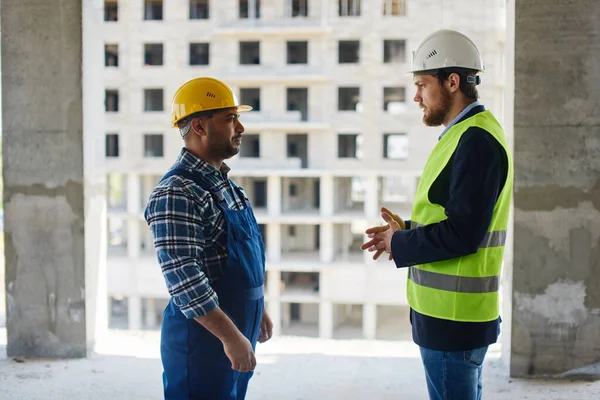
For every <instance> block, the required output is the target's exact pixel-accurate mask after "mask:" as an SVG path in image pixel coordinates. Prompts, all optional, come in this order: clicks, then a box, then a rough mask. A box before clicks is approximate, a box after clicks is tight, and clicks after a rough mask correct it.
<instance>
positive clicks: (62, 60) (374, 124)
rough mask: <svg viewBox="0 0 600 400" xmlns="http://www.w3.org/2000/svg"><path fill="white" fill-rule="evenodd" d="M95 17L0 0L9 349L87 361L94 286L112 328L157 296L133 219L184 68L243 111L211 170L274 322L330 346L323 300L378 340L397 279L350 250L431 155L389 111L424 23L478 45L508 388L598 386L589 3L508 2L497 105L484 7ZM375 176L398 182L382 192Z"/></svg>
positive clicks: (147, 5)
mask: <svg viewBox="0 0 600 400" xmlns="http://www.w3.org/2000/svg"><path fill="white" fill-rule="evenodd" d="M99 3H100V2H81V1H76V0H62V1H60V2H58V1H46V2H43V4H41V3H39V2H23V1H18V0H4V1H3V2H2V14H1V16H2V21H1V27H2V101H3V107H2V111H3V115H2V123H3V161H4V163H3V167H4V170H3V176H4V187H3V191H4V210H5V225H4V230H5V236H4V239H5V258H6V285H5V287H6V299H7V301H6V307H7V309H8V313H7V332H8V354H9V355H10V356H17V355H30V356H50V357H82V356H85V355H86V354H88V350H89V349H91V348H93V347H92V346H93V344H94V341H95V338H96V335H97V334H98V332H99V331H101V330H102V329H103V328H105V326H106V321H107V316H106V298H107V285H106V276H108V281H109V284H108V287H109V293H110V295H111V296H117V295H119V296H125V297H127V298H128V299H129V305H128V310H129V321H130V323H131V326H132V327H140V326H141V325H142V324H141V321H142V319H144V318H146V317H144V316H143V315H142V313H141V312H140V310H141V309H142V306H141V303H146V299H156V298H160V297H161V296H164V295H165V290H164V286H163V284H162V282H161V277H160V272H159V270H158V267H157V265H156V262H155V258H154V255H153V254H152V248H151V241H150V237H149V235H148V233H147V232H146V231H145V228H144V224H143V221H142V219H141V210H142V207H143V205H144V199H145V197H146V195H147V193H148V191H149V190H150V188H151V187H152V185H153V184H154V183H155V182H156V180H157V179H158V177H159V176H160V175H161V174H162V173H163V172H164V171H165V169H166V167H167V166H168V165H169V164H170V162H171V160H172V158H174V156H175V155H176V153H177V151H178V149H179V147H180V145H181V144H180V142H179V139H178V137H177V134H176V132H172V131H171V130H169V129H168V128H167V124H168V120H169V116H168V114H169V113H168V103H169V100H170V98H171V96H172V94H173V92H174V90H175V88H176V87H177V86H178V85H179V84H180V83H181V82H183V81H184V80H186V79H188V78H191V77H193V76H198V75H217V76H220V77H221V78H223V79H224V80H226V81H228V82H229V83H231V84H232V85H233V86H234V87H235V88H236V90H239V94H240V95H243V96H245V97H244V100H245V101H250V102H252V101H253V102H254V103H253V104H254V105H258V107H257V108H259V110H258V111H256V112H255V113H254V114H251V115H248V116H247V118H246V119H245V121H244V122H246V128H247V132H246V133H247V139H249V140H247V141H246V143H245V146H244V147H245V150H244V152H245V153H244V154H242V155H241V156H240V157H238V158H237V159H235V160H232V162H231V164H232V167H233V169H234V171H235V174H236V176H235V179H236V180H238V181H240V183H241V184H242V185H244V186H245V187H246V188H247V189H249V191H250V192H251V195H252V197H253V199H254V201H255V202H262V203H259V204H257V209H258V215H259V219H260V222H261V224H263V226H264V232H265V238H266V241H267V245H268V247H269V261H268V263H269V265H268V269H269V277H268V293H267V295H268V306H269V309H270V310H271V312H272V313H273V315H276V316H277V317H276V318H277V320H278V321H279V322H280V323H281V324H282V326H285V325H287V323H288V321H290V323H291V322H292V321H304V322H313V323H314V326H315V327H317V328H316V330H317V331H318V332H319V334H320V335H321V336H330V335H334V334H335V332H334V331H335V328H336V326H337V323H334V321H337V319H336V316H335V315H342V314H341V313H339V312H337V310H338V307H337V306H338V305H340V306H343V307H344V308H347V306H348V305H353V306H358V307H359V308H360V309H361V312H360V313H357V315H359V316H358V317H357V320H358V321H360V322H359V325H360V326H361V330H362V331H363V332H364V336H365V337H373V336H377V329H376V327H377V315H378V310H379V307H382V306H401V305H403V304H404V296H403V294H402V291H403V287H404V286H403V282H402V280H403V274H404V272H403V271H396V270H395V269H393V268H392V270H390V266H385V267H384V265H383V264H379V263H375V264H373V263H371V264H370V261H369V260H368V259H367V258H366V257H365V256H363V255H361V254H359V253H358V252H357V251H356V246H357V243H359V242H360V240H361V239H362V238H361V237H360V235H361V233H360V232H361V229H362V228H363V227H364V226H365V225H368V224H371V223H374V222H377V221H378V216H377V208H378V206H379V205H381V204H386V203H387V204H388V205H390V206H392V207H393V208H394V209H396V210H401V213H404V214H403V215H406V214H405V213H406V212H407V210H406V209H403V207H404V206H405V205H408V204H409V203H410V197H411V193H412V190H414V184H415V182H416V180H417V179H418V173H419V171H420V169H421V167H422V163H423V159H424V156H425V155H426V154H427V152H428V150H429V148H430V147H431V145H432V143H433V142H434V141H435V134H432V132H431V131H427V130H425V129H424V128H422V127H421V126H420V118H419V115H418V113H417V112H416V111H415V110H414V107H410V106H409V105H408V104H406V105H405V104H403V103H404V102H405V101H406V99H407V98H410V94H409V93H410V92H411V90H410V89H411V82H410V77H407V76H405V75H404V70H405V69H406V62H407V59H408V54H406V52H407V51H408V50H409V49H411V48H413V47H414V46H415V44H416V42H417V41H418V40H419V39H420V38H421V37H422V36H424V34H425V33H428V32H429V31H430V30H433V29H435V28H437V27H439V26H441V25H442V24H443V26H446V27H450V28H460V29H462V30H464V31H465V32H466V33H468V34H470V35H472V36H473V37H475V38H476V39H477V40H479V44H480V46H481V47H482V48H483V50H484V57H485V58H486V59H487V60H489V61H488V65H490V64H491V67H492V68H490V69H491V76H490V75H485V77H484V82H495V84H494V85H490V86H488V89H486V90H488V91H487V92H484V93H483V94H484V98H483V100H484V102H486V103H487V104H488V106H489V108H491V109H492V110H494V111H495V112H497V113H498V114H499V115H503V121H504V124H505V126H506V129H507V131H508V132H509V133H511V134H514V158H515V167H516V168H515V170H516V174H515V201H514V205H515V212H514V214H513V217H514V221H513V222H514V229H513V230H512V231H511V236H510V237H509V239H510V240H511V242H513V243H514V246H513V250H514V251H513V252H509V254H508V257H507V260H506V267H505V273H504V279H503V283H504V289H505V291H504V305H505V312H504V314H503V317H504V321H505V323H504V325H503V330H504V331H505V332H509V333H510V335H508V334H507V335H505V336H504V339H505V341H504V343H505V346H504V348H505V349H506V352H507V353H506V356H507V357H506V359H507V360H510V361H511V374H512V375H514V376H542V375H559V374H563V373H565V372H569V371H571V372H573V371H575V373H581V374H584V373H588V374H591V375H593V374H594V371H596V375H597V365H598V364H597V363H598V362H599V361H600V349H599V346H598V332H599V329H600V313H599V312H598V310H599V309H600V296H599V295H598V291H597V290H596V288H597V286H598V285H597V283H598V279H599V277H600V271H599V268H600V262H599V259H600V255H599V253H598V243H599V237H600V231H599V229H598V227H599V226H600V214H599V208H600V205H599V200H598V199H599V198H600V193H599V191H598V187H599V185H598V176H600V164H599V161H598V160H599V159H600V158H599V157H598V152H599V149H600V146H599V144H598V139H597V138H598V121H599V120H600V116H599V114H598V113H599V111H598V107H597V104H598V103H599V101H600V99H599V96H600V85H599V82H600V80H599V77H598V74H597V73H596V71H597V69H598V68H597V64H598V60H599V59H600V54H599V52H600V50H599V48H598V46H597V39H598V36H599V35H600V31H599V29H600V28H599V25H598V23H597V21H598V20H599V18H600V14H599V13H600V6H599V5H598V3H597V2H594V1H585V0H582V1H577V2H568V3H566V2H560V1H543V2H542V1H534V0H524V1H519V2H513V1H509V2H508V6H509V7H508V11H509V12H508V21H509V23H508V26H507V30H506V32H508V39H507V43H509V46H507V47H508V51H507V53H506V54H507V57H506V59H505V60H506V70H507V71H508V73H507V74H506V76H505V79H504V82H506V86H505V88H504V89H505V90H504V91H502V90H500V88H501V85H502V82H503V80H502V79H499V77H501V76H502V73H501V68H500V65H502V64H503V57H502V56H501V54H500V53H497V54H496V53H495V51H497V50H498V46H501V45H502V38H503V36H502V32H503V30H502V29H501V28H500V26H501V22H502V21H500V19H501V17H500V15H501V14H500V13H497V12H496V11H495V10H494V8H493V7H490V6H486V7H482V6H472V5H471V4H472V3H468V4H467V3H465V4H464V6H462V7H459V6H457V5H456V4H458V3H456V2H455V3H453V5H454V6H453V8H451V9H450V8H444V7H442V6H441V5H440V3H441V2H440V1H433V0H431V1H420V2H411V1H410V0H409V1H407V2H396V1H375V0H373V1H372V2H365V1H363V2H358V1H350V0H348V1H322V2H315V1H312V2H308V3H306V4H305V3H304V2H296V1H293V2H292V1H290V3H286V2H283V1H282V2H267V1H261V2H258V1H252V0H249V1H247V2H246V1H244V2H240V3H238V2H234V1H233V0H219V1H210V2H203V1H191V2H190V3H188V2H187V1H186V2H175V1H170V0H165V1H164V2H163V1H160V0H146V1H142V0H132V1H126V2H125V1H121V2H118V3H116V2H110V1H107V3H106V7H105V8H104V20H105V21H102V15H101V12H102V7H101V5H100V4H99ZM301 3H302V4H304V5H302V4H301ZM498 3H499V5H500V3H502V4H503V3H504V2H498ZM366 4H369V5H371V6H366ZM494 4H496V3H494ZM268 5H272V7H268ZM319 5H322V6H319ZM304 14H306V16H305V15H304ZM82 15H83V25H82V24H81V21H82V18H81V16H82ZM502 18H503V17H502ZM282 21H283V22H282ZM473 21H489V23H487V22H486V23H482V24H481V25H477V26H485V29H484V28H475V27H474V25H475V24H474V23H473ZM495 23H498V26H499V28H498V29H497V31H496V32H494V30H495V29H496V28H493V27H494V26H496V25H495ZM82 26H83V28H82ZM467 27H471V29H468V28H467ZM342 28H343V29H342ZM42 39H43V40H42ZM386 41H395V43H396V44H393V45H389V46H390V47H391V48H392V50H390V47H387V46H388V45H386ZM399 41H404V44H403V45H402V44H399V43H400V42H399ZM303 42H305V44H302V43H303ZM357 42H358V45H357V44H356V43H357ZM388 43H389V42H388ZM304 46H306V49H307V50H306V52H307V57H306V61H305V58H304V57H303V56H302V51H301V50H299V49H302V48H304ZM357 48H358V50H352V49H357ZM289 49H291V50H290V51H289V53H288V50H289ZM386 49H388V50H386ZM394 49H395V50H394ZM401 49H404V50H401ZM340 50H341V53H342V54H340V53H339V52H340ZM513 50H514V51H513ZM161 51H162V55H161V54H160V52H161ZM403 52H404V54H403ZM356 53H357V54H358V56H357V55H356ZM386 54H388V55H390V54H393V55H390V56H389V58H387V60H389V62H387V61H385V60H386ZM105 56H106V60H104V57H105ZM303 62H304V64H303ZM104 65H108V66H107V67H106V68H104V67H103V66H104ZM495 74H498V75H497V76H496V75H495ZM99 77H104V78H103V79H99ZM398 87H403V88H405V90H406V92H405V95H404V102H403V101H402V100H401V99H402V95H401V93H402V91H401V90H398V89H397V88H398ZM483 87H485V85H484V86H483ZM483 87H482V88H483ZM385 88H392V89H391V90H387V91H386V90H385ZM242 89H244V90H242ZM257 89H258V90H257ZM386 93H387V95H386ZM502 93H504V97H505V98H504V99H503V94H502ZM386 96H387V98H388V99H389V101H387V100H385V99H386ZM105 99H106V101H105V102H104V105H103V101H104V100H105ZM305 99H307V100H305ZM503 101H504V102H505V104H506V105H507V107H506V109H505V110H506V112H505V113H503V112H502V111H501V105H502V103H503ZM103 111H106V115H105V118H104V116H103ZM513 111H514V112H513ZM513 128H514V129H513ZM252 135H255V136H254V137H253V136H252ZM386 135H389V136H386ZM395 135H400V136H399V137H396V136H395ZM104 143H106V144H107V146H106V149H104V148H103V147H104V146H102V145H103V144H104ZM105 151H106V152H108V154H104V152H105ZM386 155H387V156H386ZM105 156H108V157H107V158H108V159H106V160H105ZM104 165H106V169H107V171H104V170H103V166H104ZM107 174H108V181H109V182H111V183H110V185H109V187H110V189H109V196H108V197H109V202H108V206H109V212H108V213H109V214H108V226H109V227H110V229H109V231H110V236H108V235H107V234H106V231H105V227H106V218H107V216H106V213H105V204H106V202H105V200H106V199H105V193H106V188H105V179H106V176H107ZM390 180H393V182H394V183H393V187H394V190H396V188H397V187H398V184H397V182H401V185H400V186H401V187H402V186H404V187H405V188H406V189H401V190H398V191H388V190H386V187H387V186H388V183H387V182H390ZM119 182H120V183H119ZM119 185H120V186H119ZM261 204H262V207H261V206H260V205H261ZM107 237H109V239H110V240H109V242H110V243H109V244H108V248H109V252H108V254H109V260H110V261H109V262H108V267H109V268H108V269H109V270H108V275H107V271H106V265H107V263H106V258H105V257H106V256H105V249H106V247H105V246H106V243H105V242H106V238H107ZM293 274H295V277H296V278H294V276H293ZM302 274H311V275H302ZM119 285H120V286H119ZM142 299H144V300H142ZM293 304H297V305H299V306H292V305H293ZM147 309H149V310H152V308H151V306H149V307H147ZM354 311H356V310H354V309H352V308H351V309H350V312H349V313H348V314H350V315H351V316H353V315H354ZM149 314H150V315H149V318H147V319H146V320H147V321H151V320H152V319H153V318H155V317H154V316H155V315H156V313H153V312H149ZM509 339H510V340H509ZM594 368H596V369H594Z"/></svg>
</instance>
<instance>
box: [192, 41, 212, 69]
mask: <svg viewBox="0 0 600 400" xmlns="http://www.w3.org/2000/svg"><path fill="white" fill-rule="evenodd" d="M209 62H210V44H209V43H190V65H208V64H209Z"/></svg>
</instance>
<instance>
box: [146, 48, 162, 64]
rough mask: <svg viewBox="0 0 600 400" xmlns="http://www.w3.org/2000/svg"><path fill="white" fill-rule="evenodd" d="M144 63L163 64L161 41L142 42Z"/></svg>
mask: <svg viewBox="0 0 600 400" xmlns="http://www.w3.org/2000/svg"><path fill="white" fill-rule="evenodd" d="M144 65H146V66H150V65H163V45H162V43H146V44H144Z"/></svg>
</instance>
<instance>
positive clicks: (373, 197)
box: [364, 175, 379, 218]
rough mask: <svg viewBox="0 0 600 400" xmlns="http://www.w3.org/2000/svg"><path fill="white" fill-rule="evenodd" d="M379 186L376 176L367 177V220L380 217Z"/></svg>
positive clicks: (365, 204)
mask: <svg viewBox="0 0 600 400" xmlns="http://www.w3.org/2000/svg"><path fill="white" fill-rule="evenodd" d="M378 189H379V185H378V182H377V176H376V175H369V176H366V177H365V203H364V209H365V210H364V211H365V216H366V217H367V218H377V217H378V216H379V190H378Z"/></svg>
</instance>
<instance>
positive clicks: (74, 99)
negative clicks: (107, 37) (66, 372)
mask: <svg viewBox="0 0 600 400" xmlns="http://www.w3.org/2000/svg"><path fill="white" fill-rule="evenodd" d="M101 7H102V4H101V3H99V2H81V1H79V0H62V1H59V0H48V1H44V2H23V1H19V0H4V1H3V2H2V13H1V22H0V26H1V29H2V33H1V38H2V43H1V48H2V56H1V60H2V68H1V70H2V114H3V115H2V127H3V129H2V144H3V166H4V171H3V174H4V192H3V197H4V209H5V213H4V215H5V223H4V230H5V236H4V238H5V259H6V296H7V333H8V346H7V354H8V356H9V357H15V356H31V357H60V358H73V357H85V356H86V355H87V354H88V351H89V350H92V347H93V345H94V341H95V339H96V336H97V335H98V334H99V332H101V331H102V330H103V329H105V328H106V321H107V319H106V318H107V317H106V308H107V307H106V306H107V304H106V303H107V302H106V278H105V275H106V271H105V267H106V265H105V254H104V253H106V243H105V222H104V220H105V218H106V211H105V200H104V194H105V189H104V179H105V178H104V177H103V176H102V174H103V171H102V170H101V168H99V167H100V163H101V162H102V160H103V155H101V152H102V151H103V149H104V146H103V144H104V132H103V117H102V116H103V98H104V96H103V88H102V84H101V81H99V80H98V76H101V75H102V71H101V69H102V66H103V58H104V53H103V45H102V42H101V39H100V38H101V37H102V29H101V24H102V12H101ZM82 21H83V23H82ZM82 45H84V46H85V49H86V50H85V57H84V54H83V53H82ZM82 67H83V68H82ZM82 69H83V70H82ZM84 111H85V112H84ZM84 148H85V152H84ZM84 160H85V168H88V170H87V171H86V172H85V173H84ZM96 167H98V168H96Z"/></svg>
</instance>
